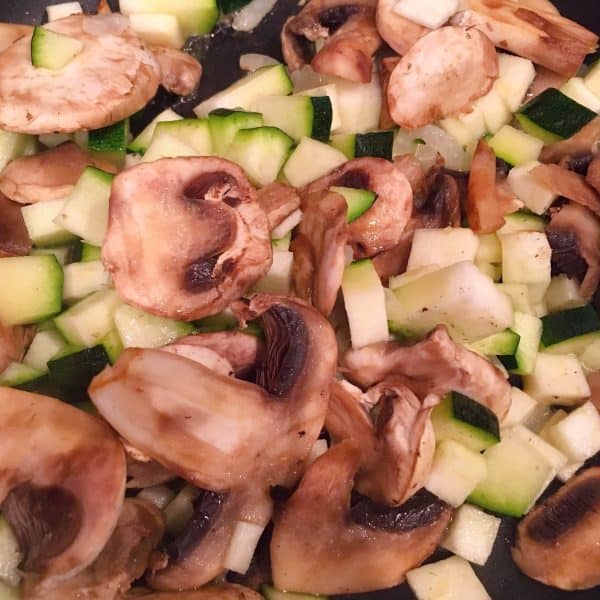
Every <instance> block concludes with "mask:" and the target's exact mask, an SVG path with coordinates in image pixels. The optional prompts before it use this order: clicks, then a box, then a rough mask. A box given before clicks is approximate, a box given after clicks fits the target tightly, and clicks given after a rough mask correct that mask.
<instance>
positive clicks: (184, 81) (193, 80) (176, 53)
mask: <svg viewBox="0 0 600 600" xmlns="http://www.w3.org/2000/svg"><path fill="white" fill-rule="evenodd" d="M152 52H153V54H154V57H155V58H156V60H157V62H158V65H159V67H160V73H161V78H160V84H161V85H162V86H163V87H164V88H165V89H166V90H167V91H168V92H171V93H173V94H178V95H179V96H187V95H188V94H191V93H192V92H193V91H194V90H195V89H196V88H197V87H198V85H199V84H200V79H202V65H201V64H200V63H199V62H198V61H197V60H196V59H195V58H194V57H193V56H192V55H191V54H188V53H187V52H182V51H181V50H176V49H174V48H165V47H163V46H153V47H152Z"/></svg>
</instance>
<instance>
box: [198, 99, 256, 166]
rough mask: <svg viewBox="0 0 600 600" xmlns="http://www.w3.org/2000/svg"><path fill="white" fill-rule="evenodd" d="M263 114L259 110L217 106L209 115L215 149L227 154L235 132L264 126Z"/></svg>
mask: <svg viewBox="0 0 600 600" xmlns="http://www.w3.org/2000/svg"><path fill="white" fill-rule="evenodd" d="M263 124H264V122H263V116H262V115H261V114H260V113H257V112H245V111H241V110H229V109H226V108H217V109H216V110H213V111H212V112H211V113H210V114H209V115H208V125H209V127H210V133H211V137H212V147H213V151H214V153H215V154H216V155H218V156H225V155H226V153H227V150H228V149H229V146H230V144H231V142H232V141H233V138H234V137H235V134H236V133H237V132H238V131H239V130H240V129H254V128H255V127H262V125H263Z"/></svg>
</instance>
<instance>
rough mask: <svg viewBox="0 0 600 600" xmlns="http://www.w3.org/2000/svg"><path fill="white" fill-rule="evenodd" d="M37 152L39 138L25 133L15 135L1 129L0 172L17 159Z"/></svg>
mask: <svg viewBox="0 0 600 600" xmlns="http://www.w3.org/2000/svg"><path fill="white" fill-rule="evenodd" d="M36 150H37V138H35V137H34V136H32V135H27V134H25V133H13V132H12V131H4V130H2V129H0V171H3V170H4V167H6V165H7V164H8V163H9V162H10V161H11V160H14V159H15V158H18V157H19V156H26V155H28V154H34V153H35V152H36Z"/></svg>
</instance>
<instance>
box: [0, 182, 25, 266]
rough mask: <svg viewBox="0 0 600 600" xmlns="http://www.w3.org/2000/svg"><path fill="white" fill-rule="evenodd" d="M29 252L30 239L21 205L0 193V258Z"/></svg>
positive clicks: (23, 254)
mask: <svg viewBox="0 0 600 600" xmlns="http://www.w3.org/2000/svg"><path fill="white" fill-rule="evenodd" d="M30 252H31V240H30V239H29V232H28V231H27V227H25V221H24V220H23V214H22V213H21V207H20V206H18V205H17V204H15V203H14V202H11V201H10V200H9V199H8V198H7V197H6V196H4V195H3V194H2V193H0V258H1V257H4V256H27V255H28V254H29V253H30Z"/></svg>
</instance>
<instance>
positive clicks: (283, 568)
mask: <svg viewBox="0 0 600 600" xmlns="http://www.w3.org/2000/svg"><path fill="white" fill-rule="evenodd" d="M360 461H361V453H360V450H359V449H358V448H357V447H356V446H355V445H354V443H353V442H350V441H344V442H342V443H341V444H338V445H336V446H334V447H333V448H332V449H330V450H329V451H328V452H326V453H325V454H324V455H323V456H321V457H320V458H318V459H317V460H316V461H315V462H314V463H313V464H312V465H311V466H310V467H309V468H308V470H307V471H306V473H305V475H304V477H303V478H302V481H301V483H300V486H299V487H298V489H297V490H296V491H295V492H294V494H293V495H292V497H291V498H290V499H289V500H288V502H287V503H286V504H285V506H284V507H283V509H282V511H281V512H280V513H279V514H277V515H276V516H275V519H274V522H275V527H274V529H273V537H272V540H271V564H272V570H273V581H274V584H275V586H276V587H278V588H280V589H285V590H294V591H298V592H308V593H313V594H343V593H349V592H366V591H370V590H376V589H381V588H387V587H391V586H393V585H397V584H398V583H400V582H401V581H402V580H403V579H404V576H405V574H406V572H407V571H408V570H409V569H411V568H413V567H415V566H417V565H419V564H421V562H422V561H423V560H425V558H427V557H428V556H429V555H430V554H431V553H432V552H433V551H434V550H435V548H436V546H437V544H438V543H439V541H440V539H441V537H442V535H443V533H444V529H445V528H446V526H447V525H448V523H449V521H450V517H451V515H452V510H451V509H450V508H449V507H448V506H447V505H445V504H444V503H443V502H441V501H440V500H438V499H437V498H435V497H434V496H432V495H430V494H426V495H424V496H423V497H422V498H419V499H417V504H426V508H424V507H423V509H422V510H419V508H420V507H419V506H417V507H413V506H412V505H411V506H410V507H409V508H408V510H406V509H403V507H402V506H401V507H399V508H396V509H389V508H387V507H378V506H374V505H373V504H371V503H369V502H368V501H364V502H363V503H361V504H360V505H359V506H357V507H354V508H355V510H352V511H351V506H350V493H351V491H352V486H353V480H354V474H355V473H356V471H357V469H358V468H359V464H360ZM415 508H416V510H415ZM407 512H410V513H411V516H410V517H408V518H406V516H407ZM411 517H412V518H411Z"/></svg>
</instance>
